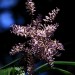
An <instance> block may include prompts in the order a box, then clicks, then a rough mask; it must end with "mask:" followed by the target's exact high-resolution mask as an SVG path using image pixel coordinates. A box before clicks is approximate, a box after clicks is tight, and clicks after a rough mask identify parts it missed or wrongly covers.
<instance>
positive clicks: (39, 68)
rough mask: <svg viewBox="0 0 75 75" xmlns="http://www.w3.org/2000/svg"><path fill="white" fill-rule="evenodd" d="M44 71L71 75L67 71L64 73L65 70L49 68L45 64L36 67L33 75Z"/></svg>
mask: <svg viewBox="0 0 75 75" xmlns="http://www.w3.org/2000/svg"><path fill="white" fill-rule="evenodd" d="M45 71H59V72H61V73H62V74H64V75H73V74H72V73H71V72H69V71H66V70H63V69H60V68H56V67H49V66H48V64H47V63H46V64H44V65H42V66H40V67H38V68H36V69H35V70H34V73H42V72H45Z"/></svg>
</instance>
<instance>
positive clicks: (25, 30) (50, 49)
mask: <svg viewBox="0 0 75 75" xmlns="http://www.w3.org/2000/svg"><path fill="white" fill-rule="evenodd" d="M26 5H27V6H26V7H27V9H28V10H30V12H31V14H33V13H34V11H35V10H34V9H35V7H34V2H32V0H27V2H26ZM58 11H59V9H58V8H56V9H54V10H52V12H49V16H45V19H43V20H42V21H44V24H43V23H42V22H41V19H40V16H37V18H36V19H32V21H31V23H30V24H27V26H20V25H16V24H15V25H12V30H11V33H14V34H16V35H17V36H21V37H23V36H24V37H25V38H27V37H31V40H29V41H28V42H27V43H28V44H29V46H30V47H27V46H26V43H25V42H24V43H19V44H17V45H15V46H13V47H12V49H11V52H10V54H12V55H13V54H15V53H17V52H20V51H24V52H25V53H26V55H27V72H28V75H32V70H33V66H34V57H36V58H39V59H40V60H42V59H44V60H46V61H47V62H48V63H49V64H50V65H52V64H53V61H54V56H56V55H57V53H58V51H59V50H64V47H63V45H62V44H61V43H60V42H59V41H57V40H56V39H55V40H52V39H51V36H52V34H53V33H54V32H55V30H56V29H57V27H58V26H59V25H58V23H55V24H52V22H53V20H54V19H55V17H56V15H57V14H58Z"/></svg>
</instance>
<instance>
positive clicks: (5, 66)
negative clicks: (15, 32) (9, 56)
mask: <svg viewBox="0 0 75 75" xmlns="http://www.w3.org/2000/svg"><path fill="white" fill-rule="evenodd" d="M21 58H22V57H20V58H17V59H15V60H14V61H12V62H10V63H9V64H7V65H5V66H3V67H1V68H0V70H1V69H4V68H7V67H8V66H10V65H12V64H14V63H15V62H17V61H19V60H20V59H21Z"/></svg>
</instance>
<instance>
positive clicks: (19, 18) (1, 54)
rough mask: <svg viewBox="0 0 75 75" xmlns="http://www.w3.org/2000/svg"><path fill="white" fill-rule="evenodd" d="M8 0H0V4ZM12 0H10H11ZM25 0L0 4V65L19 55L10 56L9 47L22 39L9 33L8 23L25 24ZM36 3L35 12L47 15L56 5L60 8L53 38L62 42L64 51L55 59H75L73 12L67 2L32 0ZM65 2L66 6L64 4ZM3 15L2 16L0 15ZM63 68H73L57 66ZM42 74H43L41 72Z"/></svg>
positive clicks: (26, 18)
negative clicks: (57, 25)
mask: <svg viewBox="0 0 75 75" xmlns="http://www.w3.org/2000/svg"><path fill="white" fill-rule="evenodd" d="M3 1H6V2H7V3H8V2H9V0H1V1H0V4H1V3H2V2H3ZM11 1H12V0H11ZM25 1H26V0H16V2H15V0H13V1H12V2H10V3H11V4H10V3H9V4H10V5H9V4H6V6H5V4H4V6H3V5H2V6H1V5H0V15H1V17H0V67H2V66H3V65H5V64H7V63H9V62H11V61H13V60H14V59H16V58H17V57H18V56H19V55H14V56H10V55H9V51H10V49H11V47H12V46H13V45H14V44H15V43H18V42H23V41H24V39H23V38H21V37H17V36H16V35H14V34H11V33H10V29H11V28H10V27H9V26H10V25H12V24H20V25H26V22H27V21H28V19H29V18H28V17H27V16H26V14H27V13H26V9H25ZM14 2H15V3H14ZM34 2H35V4H36V9H37V13H40V14H42V15H43V16H44V15H47V13H48V12H49V11H51V10H52V9H54V8H55V7H58V8H59V9H60V12H59V14H58V15H57V17H56V19H55V21H54V22H58V23H59V27H58V29H57V31H56V32H55V34H54V38H56V39H57V40H59V41H60V42H62V44H63V45H64V48H65V51H63V52H62V54H61V56H60V57H57V58H56V60H59V61H60V60H61V61H75V48H74V41H75V39H74V34H75V33H74V24H73V20H72V19H73V18H72V17H73V13H72V11H73V10H72V7H71V5H70V6H69V3H68V2H67V3H66V2H65V1H64V0H34ZM65 3H66V6H67V7H66V6H65ZM2 16H4V17H2ZM59 67H61V68H63V69H66V70H68V71H71V72H73V73H74V71H75V68H74V67H71V66H63V67H62V66H59ZM41 75H44V74H41Z"/></svg>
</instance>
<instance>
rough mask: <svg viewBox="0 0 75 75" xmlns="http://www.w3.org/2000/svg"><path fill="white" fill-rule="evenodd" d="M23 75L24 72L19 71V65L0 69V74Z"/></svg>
mask: <svg viewBox="0 0 75 75" xmlns="http://www.w3.org/2000/svg"><path fill="white" fill-rule="evenodd" d="M11 74H12V75H25V72H23V71H21V67H11V68H6V69H1V70H0V75H11Z"/></svg>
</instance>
